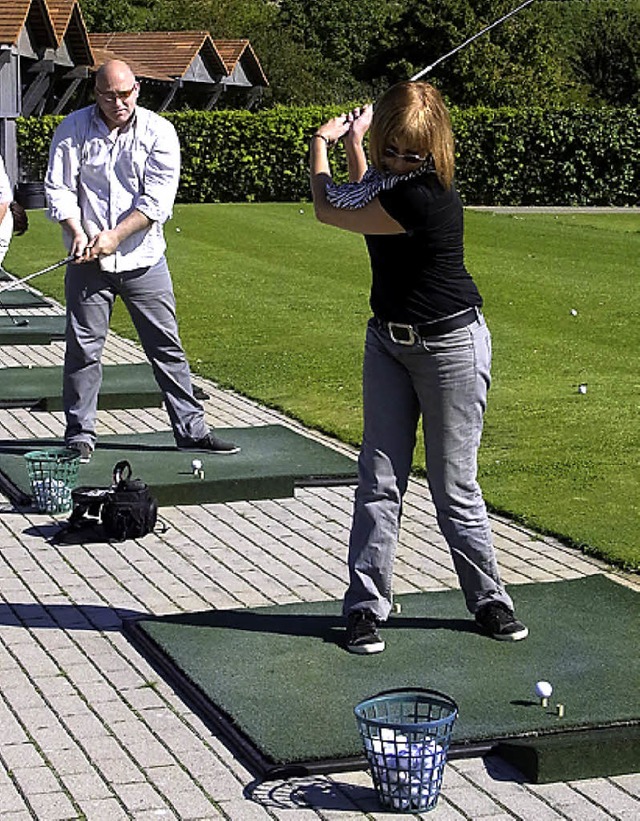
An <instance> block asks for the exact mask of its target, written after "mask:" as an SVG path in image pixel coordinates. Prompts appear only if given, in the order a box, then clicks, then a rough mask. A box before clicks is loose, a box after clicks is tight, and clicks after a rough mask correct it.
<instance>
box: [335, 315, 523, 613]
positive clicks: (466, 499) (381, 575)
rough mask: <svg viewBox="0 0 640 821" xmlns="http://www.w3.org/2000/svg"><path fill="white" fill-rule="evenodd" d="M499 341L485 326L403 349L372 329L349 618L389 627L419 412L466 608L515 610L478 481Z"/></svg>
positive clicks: (480, 322) (366, 358)
mask: <svg viewBox="0 0 640 821" xmlns="http://www.w3.org/2000/svg"><path fill="white" fill-rule="evenodd" d="M490 368H491V337H490V334H489V330H488V328H487V326H486V324H485V321H484V319H483V318H482V316H481V315H480V316H479V318H478V320H477V321H474V322H473V323H472V324H471V325H468V326H467V327H465V328H460V329H458V330H455V331H451V332H450V333H448V334H443V335H442V336H434V337H429V338H427V339H422V340H418V341H417V342H415V343H414V344H413V345H400V344H398V343H395V342H393V341H392V340H391V338H390V337H389V334H388V333H387V331H386V330H384V329H381V328H379V327H378V325H377V324H376V323H375V321H374V320H371V321H370V322H369V325H368V328H367V336H366V342H365V354H364V370H363V377H364V378H363V400H364V435H363V442H362V448H361V451H360V457H359V462H358V471H359V482H358V487H357V490H356V495H355V505H354V512H353V523H352V528H351V536H350V540H349V587H348V590H347V592H346V594H345V598H344V604H343V611H344V613H345V614H347V613H349V612H351V611H353V610H359V609H368V610H371V611H372V612H373V613H374V614H375V615H376V616H377V617H378V618H379V619H380V620H382V621H384V620H385V619H386V618H387V617H388V615H389V612H390V610H391V606H392V574H393V563H394V559H395V553H396V546H397V543H398V535H399V530H400V518H401V513H402V499H403V496H404V493H405V491H406V489H407V483H408V479H409V472H410V470H411V463H412V456H413V451H414V447H415V443H416V431H417V426H418V420H419V418H420V414H422V423H423V429H424V437H425V446H426V460H427V465H426V467H427V476H428V482H429V488H430V491H431V495H432V498H433V502H434V504H435V507H436V512H437V521H438V525H439V527H440V530H441V532H442V534H443V535H444V537H445V539H446V541H447V544H448V546H449V549H450V551H451V557H452V560H453V565H454V568H455V570H456V573H457V575H458V579H459V582H460V586H461V588H462V591H463V593H464V597H465V602H466V605H467V608H468V610H469V611H470V612H471V613H474V612H475V611H476V610H477V609H478V608H479V607H481V606H482V605H483V604H487V603H488V602H490V601H501V602H504V603H505V604H506V605H508V606H509V607H513V604H512V601H511V599H510V597H509V596H508V594H507V593H506V591H505V589H504V587H503V585H502V583H501V581H500V575H499V572H498V566H497V562H496V557H495V551H494V548H493V541H492V536H491V529H490V525H489V520H488V517H487V511H486V507H485V504H484V501H483V498H482V493H481V490H480V487H479V485H478V482H477V454H478V448H479V446H480V437H481V434H482V423H483V417H484V411H485V407H486V399H487V390H488V388H489V384H490Z"/></svg>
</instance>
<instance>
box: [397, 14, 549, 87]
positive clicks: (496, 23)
mask: <svg viewBox="0 0 640 821" xmlns="http://www.w3.org/2000/svg"><path fill="white" fill-rule="evenodd" d="M531 3H533V0H525V2H524V3H521V4H520V5H519V6H518V7H517V8H515V9H512V10H511V11H510V12H507V14H504V15H503V16H502V17H500V19H499V20H495V21H494V22H493V23H490V24H489V25H488V26H485V28H483V29H482V31H479V32H477V34H474V35H473V36H472V37H469V38H468V39H467V40H465V41H464V43H460V45H459V46H456V47H455V48H454V49H452V50H451V51H448V52H447V53H446V54H443V55H442V57H438V59H437V60H436V61H435V63H431V65H430V66H427V67H426V68H423V69H422V71H419V72H418V73H417V74H414V75H413V77H411V78H410V81H411V82H413V81H414V80H419V79H420V78H421V77H424V75H425V74H428V73H429V72H430V71H432V70H433V69H434V68H435V67H436V66H437V65H438V64H439V63H442V62H443V61H444V60H447V59H448V58H449V57H453V55H454V54H457V53H458V52H459V51H460V50H461V49H463V48H464V47H465V46H468V45H469V43H473V41H474V40H477V39H478V37H480V36H481V35H483V34H484V33H485V32H487V31H489V30H490V29H492V28H495V27H496V26H499V25H500V23H504V21H505V20H507V19H508V18H509V17H513V15H514V14H517V13H518V12H519V11H522V9H523V8H525V6H529V5H530V4H531Z"/></svg>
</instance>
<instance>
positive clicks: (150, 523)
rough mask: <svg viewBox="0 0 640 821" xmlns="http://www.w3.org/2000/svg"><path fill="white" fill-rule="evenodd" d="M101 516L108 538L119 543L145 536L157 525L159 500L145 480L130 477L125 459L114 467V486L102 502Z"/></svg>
mask: <svg viewBox="0 0 640 821" xmlns="http://www.w3.org/2000/svg"><path fill="white" fill-rule="evenodd" d="M100 519H101V521H102V525H103V527H104V531H105V534H106V536H107V538H108V539H113V540H114V541H118V542H123V541H124V540H125V539H138V538H140V537H141V536H146V535H147V533H151V532H152V530H153V529H154V528H155V526H156V522H157V521H158V502H157V501H156V499H154V497H153V496H152V495H151V492H150V490H149V488H148V486H147V485H146V484H145V483H144V482H143V481H142V480H140V479H132V478H131V465H130V464H129V462H127V461H126V460H125V461H122V462H118V464H117V465H116V466H115V467H114V469H113V487H112V489H111V490H110V492H109V493H108V495H107V497H106V499H105V500H104V502H103V504H102V511H101V513H100Z"/></svg>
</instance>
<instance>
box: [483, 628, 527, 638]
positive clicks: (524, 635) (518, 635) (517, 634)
mask: <svg viewBox="0 0 640 821" xmlns="http://www.w3.org/2000/svg"><path fill="white" fill-rule="evenodd" d="M485 635H489V636H490V637H491V638H492V639H495V640H496V641H522V639H526V638H527V636H528V635H529V630H528V629H527V628H526V627H525V628H524V630H518V631H517V632H515V633H488V634H485Z"/></svg>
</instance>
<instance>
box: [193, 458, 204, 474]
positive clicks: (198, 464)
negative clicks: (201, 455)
mask: <svg viewBox="0 0 640 821" xmlns="http://www.w3.org/2000/svg"><path fill="white" fill-rule="evenodd" d="M191 470H194V471H195V470H202V461H201V460H200V459H194V460H193V462H191Z"/></svg>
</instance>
